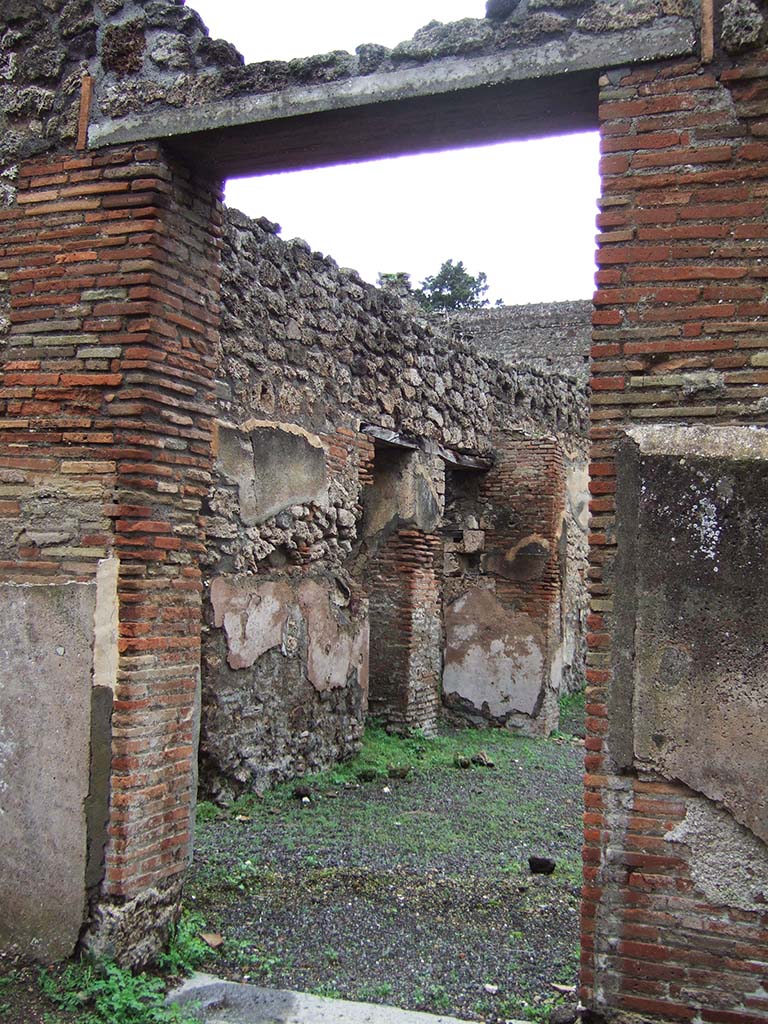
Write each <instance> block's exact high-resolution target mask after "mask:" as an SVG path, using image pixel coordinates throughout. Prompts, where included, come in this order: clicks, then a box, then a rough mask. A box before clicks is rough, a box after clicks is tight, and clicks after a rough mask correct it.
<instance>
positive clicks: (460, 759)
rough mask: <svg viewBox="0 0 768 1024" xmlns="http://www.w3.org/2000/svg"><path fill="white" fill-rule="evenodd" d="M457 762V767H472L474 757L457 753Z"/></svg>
mask: <svg viewBox="0 0 768 1024" xmlns="http://www.w3.org/2000/svg"><path fill="white" fill-rule="evenodd" d="M455 763H456V767H457V768H471V767H472V759H471V758H469V757H466V756H465V755H464V754H459V755H457V757H456V762H455Z"/></svg>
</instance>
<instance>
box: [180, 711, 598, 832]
mask: <svg viewBox="0 0 768 1024" xmlns="http://www.w3.org/2000/svg"><path fill="white" fill-rule="evenodd" d="M583 706H584V696H583V693H580V694H570V695H567V696H565V697H563V698H561V714H563V715H566V714H567V715H568V718H569V721H571V722H572V721H573V720H578V717H579V715H581V716H582V717H583ZM574 734H575V733H574V732H572V731H571V729H570V727H569V728H568V729H567V730H563V729H561V730H560V731H559V732H558V733H557V734H556V736H557V737H561V738H562V737H570V736H571V735H574ZM512 749H514V751H515V753H516V754H517V755H518V757H519V758H522V759H523V761H524V762H525V761H534V760H535V758H536V750H537V747H536V741H535V740H531V739H528V738H526V737H522V736H517V735H516V734H515V733H513V732H511V731H509V730H506V729H471V728H468V729H459V730H456V729H450V730H445V731H441V733H440V734H439V735H437V736H433V737H429V738H427V737H425V736H424V735H423V733H421V732H420V731H418V730H416V731H412V732H410V733H407V734H405V735H396V734H393V733H389V732H387V730H386V729H385V728H384V727H383V726H381V725H380V724H378V723H376V722H375V721H374V722H371V723H370V724H368V725H367V726H366V730H365V735H364V738H363V745H362V748H361V750H360V753H359V754H357V755H356V756H355V757H353V758H351V759H350V760H348V761H345V762H343V763H341V764H338V765H336V766H334V767H333V768H330V769H328V770H326V771H323V772H315V773H313V774H311V775H308V776H305V777H304V778H302V779H299V780H292V781H289V782H282V783H278V784H277V785H275V786H274V787H273V788H272V789H270V790H268V791H267V792H266V793H265V794H264V795H263V796H261V795H256V794H246V795H245V796H242V797H240V799H238V800H236V801H234V802H233V803H232V804H231V805H230V806H229V807H228V808H227V810H226V811H222V810H221V808H218V807H217V806H216V805H215V804H212V803H209V802H207V801H201V802H200V803H199V804H198V805H197V822H198V824H199V825H204V824H206V823H208V822H210V821H214V820H216V819H217V818H219V817H221V816H222V815H231V816H235V817H237V816H238V815H247V814H249V813H251V812H252V811H253V809H254V808H255V807H257V806H259V805H266V806H269V805H272V804H281V803H284V802H285V801H286V800H291V799H294V798H295V794H296V791H297V788H298V789H301V788H302V787H306V788H308V789H309V790H310V791H311V793H313V794H315V795H317V796H320V797H322V796H323V794H327V793H329V792H330V793H333V792H334V791H335V790H337V789H338V788H340V787H345V786H356V785H359V784H363V785H365V784H367V783H371V782H383V781H385V780H386V779H387V778H389V777H390V776H392V775H393V774H394V775H397V773H398V772H404V771H406V770H408V774H409V775H410V774H411V773H413V774H414V775H415V774H425V773H430V772H434V771H442V770H445V771H450V772H454V771H456V770H457V761H458V760H459V759H461V758H469V759H470V760H471V758H472V757H477V756H479V755H481V754H482V753H488V752H490V753H491V755H492V756H493V752H494V751H495V750H506V751H511V750H512ZM470 768H471V769H472V770H473V771H477V770H480V771H482V770H483V769H482V767H481V766H478V765H474V764H470ZM459 770H460V769H459Z"/></svg>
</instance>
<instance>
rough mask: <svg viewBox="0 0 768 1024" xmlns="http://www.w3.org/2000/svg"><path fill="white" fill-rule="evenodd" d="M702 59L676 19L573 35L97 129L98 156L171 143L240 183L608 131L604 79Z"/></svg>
mask: <svg viewBox="0 0 768 1024" xmlns="http://www.w3.org/2000/svg"><path fill="white" fill-rule="evenodd" d="M695 47H696V36H695V32H694V29H693V25H692V23H691V22H690V21H689V20H687V19H684V18H677V17H668V18H661V19H659V20H657V21H656V22H654V23H653V24H652V25H648V26H641V27H639V28H633V29H628V30H624V31H616V32H608V33H605V34H601V35H594V36H593V35H589V34H585V33H580V32H573V33H571V34H570V35H569V36H567V37H565V38H562V39H555V40H550V41H548V42H545V43H538V44H535V45H529V46H521V47H518V48H516V49H514V50H505V51H503V52H499V53H494V54H486V55H483V56H475V57H465V56H462V57H443V58H440V59H436V60H433V61H431V62H430V63H428V64H424V65H421V66H418V67H410V68H404V69H401V70H396V71H388V72H379V73H374V74H371V75H360V76H356V77H354V78H349V79H343V80H339V81H335V82H330V83H324V84H321V85H317V84H314V85H295V86H290V87H288V88H286V89H283V90H280V91H275V92H269V93H257V94H253V93H249V94H242V95H234V96H229V97H226V98H224V99H220V100H212V101H209V102H206V103H202V104H200V105H198V106H195V107H194V108H192V107H190V108H182V109H179V108H171V107H170V106H167V107H155V108H153V109H150V110H148V111H147V112H145V113H136V114H129V115H126V116H125V117H122V118H118V119H98V118H97V119H96V120H95V122H94V123H92V124H91V126H90V129H89V135H88V138H89V145H90V146H91V147H100V146H108V145H114V144H121V143H127V142H137V141H143V140H148V139H159V140H166V141H168V142H172V143H173V148H174V149H176V150H177V151H178V152H180V153H181V155H183V156H186V157H187V158H188V159H191V160H192V161H193V162H195V163H198V164H199V163H203V162H207V163H211V164H213V165H215V167H216V169H217V171H218V172H219V173H221V174H223V175H229V176H231V175H236V174H247V173H258V172H265V173H266V172H267V171H272V170H276V169H281V168H282V169H289V168H298V167H312V166H322V165H325V164H331V163H338V162H342V161H353V160H356V159H357V160H359V159H367V158H372V157H375V156H380V155H383V154H387V153H388V154H391V155H396V154H397V153H405V152H424V151H430V150H439V149H442V148H447V147H449V146H454V145H458V144H460V143H462V142H463V144H465V145H466V144H472V143H477V144H479V143H482V142H491V141H499V140H501V139H504V138H506V139H511V138H516V137H517V138H525V137H532V136H535V135H543V134H551V133H553V132H556V131H574V130H579V129H587V128H590V127H595V126H596V123H597V96H596V89H597V77H598V73H599V72H600V71H602V70H604V69H606V68H610V67H616V66H624V65H627V64H635V63H638V62H642V61H648V60H657V59H663V58H667V57H675V56H681V55H686V54H690V53H692V52H694V50H695ZM436 122H437V123H436ZM339 132H340V133H341V134H340V135H339Z"/></svg>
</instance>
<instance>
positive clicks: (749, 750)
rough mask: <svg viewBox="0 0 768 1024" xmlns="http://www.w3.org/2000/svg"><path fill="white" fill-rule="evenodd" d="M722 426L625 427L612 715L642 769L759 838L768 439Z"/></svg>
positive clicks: (765, 826)
mask: <svg viewBox="0 0 768 1024" xmlns="http://www.w3.org/2000/svg"><path fill="white" fill-rule="evenodd" d="M721 429H722V430H723V431H724V433H725V437H722V438H721V437H719V436H718V434H719V431H718V428H712V427H710V428H706V427H705V428H698V429H697V428H696V427H685V428H681V427H677V428H672V429H670V430H666V429H664V428H661V427H655V428H654V427H647V428H635V429H634V430H633V432H632V433H631V434H630V440H628V441H627V445H629V446H631V445H635V446H636V447H637V451H636V452H630V451H626V449H624V450H623V451H624V456H623V458H622V462H621V464H620V475H619V490H618V494H617V506H618V507H617V515H618V523H619V531H618V539H619V543H620V544H621V545H622V548H623V550H624V555H623V556H622V562H621V569H622V570H623V571H626V572H627V573H628V574H629V573H631V576H629V575H628V576H627V577H625V579H626V582H627V584H628V585H627V586H626V588H625V590H624V591H623V593H622V595H621V597H620V600H619V602H618V605H617V617H618V618H619V619H620V621H621V623H622V628H624V626H625V625H626V627H628V630H629V632H628V633H627V634H626V635H622V636H620V637H619V638H618V639H619V643H620V645H621V646H622V647H624V646H633V647H634V657H633V659H632V679H631V681H625V680H624V679H623V678H622V684H623V687H625V688H626V689H627V690H629V691H630V692H631V694H632V701H631V708H627V709H626V710H625V714H623V715H622V716H621V718H622V719H625V720H626V724H627V729H628V730H630V729H631V732H632V736H633V750H632V752H631V757H632V760H633V762H634V763H635V764H636V765H637V766H638V767H642V768H644V769H647V770H650V771H656V772H658V773H659V774H661V775H663V776H664V777H665V778H668V779H679V780H680V781H681V782H684V783H685V784H686V785H687V786H689V787H690V788H691V789H693V790H696V791H697V792H699V793H702V794H704V795H705V796H707V797H708V798H709V800H711V801H712V802H713V803H714V804H717V805H718V806H719V807H721V808H723V809H725V810H728V811H729V812H730V814H731V815H732V816H733V817H734V818H735V819H736V820H737V821H738V822H739V823H741V824H742V825H745V826H747V827H748V828H749V829H750V830H751V831H752V832H754V834H755V835H756V836H757V837H758V838H760V839H762V840H763V841H766V839H767V838H768V804H767V803H766V801H767V800H768V793H766V790H765V786H764V784H763V781H764V780H763V765H764V764H765V761H766V755H768V749H766V743H768V736H766V731H765V729H764V724H765V722H766V721H767V720H768V686H767V685H766V679H765V674H764V671H763V659H762V652H763V650H764V648H765V643H766V635H765V618H764V616H763V614H762V607H761V605H762V597H761V595H762V594H763V593H764V591H765V586H766V580H765V578H764V571H765V564H766V560H765V557H764V554H765V553H764V551H763V544H764V538H765V536H766V531H765V523H764V522H763V509H764V506H765V496H766V493H768V491H767V487H768V475H766V463H765V461H764V456H765V454H768V443H767V441H766V438H765V436H764V431H762V430H755V429H750V428H737V427H736V428H733V427H732V428H721ZM710 443H711V444H712V446H713V447H714V448H715V451H714V452H712V451H710V450H709V449H710ZM649 449H650V450H649ZM625 510H626V511H625ZM625 530H626V531H627V532H626V533H625V532H624V531H625ZM619 670H620V672H621V671H622V670H623V665H620V666H619ZM617 711H618V701H617ZM615 717H616V718H618V717H619V716H618V715H616V716H615ZM617 733H618V729H617ZM616 748H617V752H618V736H617V743H616Z"/></svg>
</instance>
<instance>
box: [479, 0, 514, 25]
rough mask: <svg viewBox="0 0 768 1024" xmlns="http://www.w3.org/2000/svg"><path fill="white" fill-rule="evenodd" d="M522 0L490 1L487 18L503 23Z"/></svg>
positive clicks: (486, 7) (486, 13)
mask: <svg viewBox="0 0 768 1024" xmlns="http://www.w3.org/2000/svg"><path fill="white" fill-rule="evenodd" d="M519 3H520V0H488V2H487V3H486V5H485V16H486V18H490V19H491V20H493V21H503V20H504V18H508V17H509V16H510V14H511V13H512V12H513V11H514V10H515V8H516V7H517V5H518V4H519Z"/></svg>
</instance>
